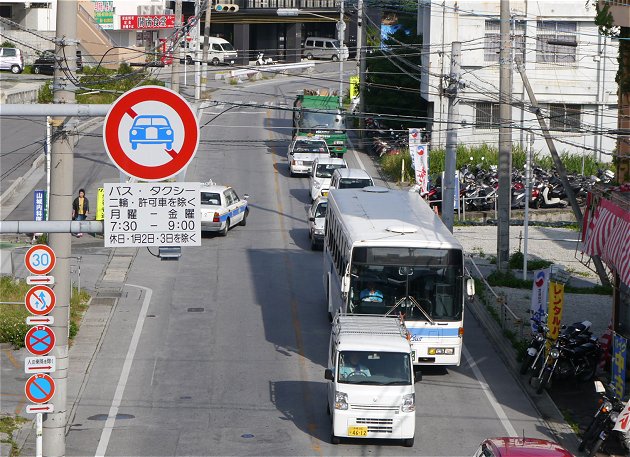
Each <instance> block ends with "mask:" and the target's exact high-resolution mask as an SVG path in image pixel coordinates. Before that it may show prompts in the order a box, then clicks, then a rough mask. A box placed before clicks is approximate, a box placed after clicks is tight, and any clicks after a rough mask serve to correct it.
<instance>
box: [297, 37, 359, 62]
mask: <svg viewBox="0 0 630 457" xmlns="http://www.w3.org/2000/svg"><path fill="white" fill-rule="evenodd" d="M340 44H341V43H339V40H336V39H334V38H320V37H310V38H307V39H306V41H304V51H303V52H302V55H303V56H304V57H306V58H307V59H308V60H312V59H331V60H333V61H336V60H339V59H340V58H341V59H342V60H348V56H349V55H350V54H349V52H348V48H347V46H346V45H345V44H344V45H343V49H341V50H339V46H340Z"/></svg>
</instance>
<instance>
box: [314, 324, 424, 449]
mask: <svg viewBox="0 0 630 457" xmlns="http://www.w3.org/2000/svg"><path fill="white" fill-rule="evenodd" d="M324 377H325V378H326V379H328V380H329V381H330V382H329V383H328V412H329V413H330V417H331V421H332V429H331V433H330V441H331V443H332V444H338V443H339V439H340V438H341V437H346V438H387V439H399V440H402V444H403V445H404V446H407V447H411V446H413V442H414V435H415V429H416V412H415V411H416V393H415V388H414V373H413V360H412V357H411V344H410V343H409V333H408V332H407V328H406V327H405V324H404V323H403V322H402V320H401V319H400V318H399V317H391V316H382V315H381V316H376V315H361V314H352V315H344V314H337V315H336V316H335V319H334V320H333V327H332V331H331V334H330V349H329V351H328V368H327V369H326V371H325V374H324Z"/></svg>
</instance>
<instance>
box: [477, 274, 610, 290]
mask: <svg viewBox="0 0 630 457" xmlns="http://www.w3.org/2000/svg"><path fill="white" fill-rule="evenodd" d="M486 280H487V281H488V284H490V285H491V286H493V287H511V288H513V289H531V288H532V281H531V280H529V279H520V278H517V277H516V276H514V273H513V272H512V270H508V271H507V272H505V273H502V272H500V271H498V270H496V271H493V272H492V273H490V274H489V275H488V277H487V278H486ZM564 292H565V293H568V294H593V295H612V288H611V287H610V286H601V285H595V286H592V287H575V286H572V285H570V284H567V285H565V286H564Z"/></svg>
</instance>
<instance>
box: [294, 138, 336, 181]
mask: <svg viewBox="0 0 630 457" xmlns="http://www.w3.org/2000/svg"><path fill="white" fill-rule="evenodd" d="M318 157H324V158H327V157H330V150H329V149H328V145H327V144H326V140H324V139H323V138H319V137H306V136H296V137H295V138H293V141H291V144H290V145H289V149H288V151H287V161H288V162H289V172H290V174H291V176H295V175H296V174H305V175H306V174H308V172H309V171H310V169H311V166H312V165H313V162H314V161H315V159H317V158H318Z"/></svg>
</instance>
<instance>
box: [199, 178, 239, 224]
mask: <svg viewBox="0 0 630 457" xmlns="http://www.w3.org/2000/svg"><path fill="white" fill-rule="evenodd" d="M248 198H249V195H247V194H245V195H243V199H240V198H239V196H238V195H237V194H236V192H235V191H234V189H232V188H231V187H230V186H221V185H218V184H215V183H214V182H212V181H210V182H208V183H205V184H204V185H202V186H201V231H202V232H219V235H221V236H226V235H227V234H228V230H229V229H230V228H231V227H234V226H236V225H242V226H244V225H246V224H247V216H248V215H249V208H248V207H247V199H248Z"/></svg>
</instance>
